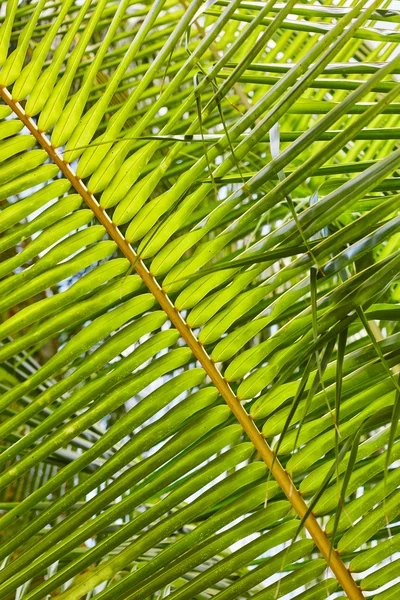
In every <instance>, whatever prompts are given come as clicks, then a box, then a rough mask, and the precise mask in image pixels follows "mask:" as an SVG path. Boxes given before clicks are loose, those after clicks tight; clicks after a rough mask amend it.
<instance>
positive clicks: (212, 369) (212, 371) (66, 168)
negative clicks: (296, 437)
mask: <svg viewBox="0 0 400 600" xmlns="http://www.w3.org/2000/svg"><path fill="white" fill-rule="evenodd" d="M0 96H1V98H2V99H3V100H4V102H5V103H6V104H7V105H8V106H9V107H10V108H11V109H12V110H13V112H14V113H15V115H16V116H17V117H18V118H19V119H20V120H21V121H22V122H23V124H24V125H25V127H26V128H27V129H28V130H29V131H30V133H31V134H32V135H33V136H34V137H35V139H36V140H37V142H38V143H39V144H40V146H41V147H42V148H43V149H44V150H45V151H46V152H47V153H48V155H49V157H50V158H51V159H52V160H53V162H54V163H55V164H56V165H57V166H58V167H59V169H60V171H61V172H62V173H63V174H64V176H65V177H66V178H67V179H68V181H69V182H70V183H71V185H72V186H73V187H74V188H75V190H76V191H77V193H79V194H80V195H81V197H82V199H83V200H84V201H85V202H86V204H87V205H88V207H89V208H90V209H91V210H92V212H93V213H94V215H95V216H96V218H97V219H98V221H99V222H100V223H101V224H102V225H103V227H104V229H105V230H106V231H107V233H108V234H109V236H110V237H111V238H112V239H113V240H114V241H115V243H116V244H117V245H118V247H119V249H120V250H121V252H122V253H123V254H124V256H125V257H126V258H127V259H128V260H129V262H130V263H131V264H132V266H133V267H134V269H135V271H136V272H137V274H138V275H139V276H140V277H141V279H142V280H143V282H144V283H145V285H146V286H147V288H148V289H149V291H150V292H151V293H152V294H153V295H154V297H155V298H156V300H157V302H158V303H159V305H160V306H161V308H162V309H163V310H164V311H165V313H166V314H167V315H168V318H169V319H170V321H171V323H172V324H173V325H174V326H175V328H176V329H177V330H178V331H179V333H180V335H181V336H182V339H183V340H184V341H185V342H186V344H187V345H188V346H189V348H190V349H191V351H192V352H193V354H194V356H195V357H196V359H197V360H198V361H199V363H200V364H201V365H202V367H203V369H204V370H205V372H206V373H207V375H208V376H209V377H210V379H211V381H212V382H213V384H214V385H215V387H216V388H217V390H218V392H219V393H220V394H221V396H222V398H223V399H224V400H225V402H226V404H227V405H228V406H229V408H230V409H231V411H232V413H233V414H234V415H235V417H236V419H237V420H238V422H239V423H240V425H241V426H242V428H243V430H244V432H245V433H246V434H247V435H248V437H249V438H250V440H251V441H252V443H253V445H254V447H255V449H256V450H257V452H258V454H259V456H260V457H261V458H262V460H263V461H264V463H265V464H266V465H267V467H268V468H269V469H270V471H271V473H272V475H273V477H274V478H275V480H276V482H277V483H278V485H279V486H280V488H281V490H282V491H283V492H284V494H285V496H286V497H287V499H288V500H289V502H290V504H291V505H292V507H293V509H294V510H295V511H296V513H297V514H298V516H299V517H300V519H302V518H303V517H304V516H305V515H306V513H307V504H306V502H305V501H304V499H303V497H302V496H301V494H300V492H299V491H298V490H297V488H296V487H295V486H294V484H293V482H292V479H291V477H290V476H289V474H288V473H287V472H286V471H285V469H284V468H283V466H282V465H281V463H280V462H279V460H278V459H277V457H276V456H275V454H274V452H273V451H272V449H271V448H270V446H269V445H268V443H267V441H266V440H265V439H264V437H263V436H262V434H261V432H260V431H259V429H258V427H257V426H256V424H255V423H254V421H253V420H252V418H251V417H250V415H249V414H248V413H247V411H246V409H245V408H244V407H243V406H242V404H241V403H240V401H239V399H238V397H237V396H236V395H235V394H234V392H233V390H232V389H231V387H230V386H229V384H228V382H227V381H226V380H225V379H224V377H223V375H222V374H221V372H220V371H219V369H218V367H217V366H216V364H215V363H214V362H213V361H212V359H211V358H210V356H209V355H208V353H207V351H206V350H205V348H204V347H203V346H202V344H201V343H200V342H199V341H198V339H197V337H196V336H195V334H194V333H193V331H192V330H191V328H190V327H189V326H188V324H187V323H186V322H185V320H184V319H183V317H182V315H181V314H180V312H179V311H178V310H177V309H176V307H175V306H174V304H173V303H172V301H171V300H170V298H169V296H168V295H167V294H166V293H165V291H164V290H163V289H162V287H161V286H160V284H159V283H158V281H157V280H156V279H155V277H154V276H153V275H152V274H151V272H150V271H149V270H148V268H147V266H146V265H145V263H144V262H143V261H142V260H141V259H140V258H139V257H138V255H137V254H136V252H135V251H134V249H133V248H132V246H131V245H130V244H129V243H128V242H127V240H126V239H125V237H124V236H123V235H122V233H121V232H120V230H119V229H118V227H117V226H116V225H115V224H114V223H113V222H112V220H111V218H110V217H109V216H108V214H107V213H106V211H105V210H104V209H103V208H102V207H101V206H100V205H99V203H98V201H97V200H96V198H95V197H94V196H93V194H91V193H90V192H89V190H88V189H87V187H86V185H85V184H84V183H83V181H82V180H81V179H79V178H78V177H77V175H76V174H75V172H74V171H73V169H72V168H71V166H70V165H69V164H68V163H66V162H64V160H63V159H62V158H61V156H60V154H59V153H58V152H57V150H56V149H55V148H54V147H53V146H52V145H51V142H50V141H49V139H48V137H47V136H46V134H45V133H43V132H41V131H40V130H39V128H38V127H37V125H36V123H35V122H34V121H33V120H32V119H31V118H30V117H28V116H27V115H26V113H25V110H24V109H23V107H22V106H21V105H20V104H19V103H18V102H15V101H14V100H13V98H12V96H11V94H10V92H9V90H8V89H7V88H5V87H0ZM305 527H306V528H307V530H308V532H309V533H310V535H311V537H312V538H313V540H314V542H315V544H316V546H317V547H318V548H319V550H320V552H321V554H322V555H323V556H324V558H325V560H326V561H327V562H328V564H329V567H330V568H331V570H332V571H333V573H334V574H335V576H336V578H337V580H338V581H339V583H340V585H341V586H342V588H343V590H344V591H345V593H346V594H347V597H348V598H349V599H350V600H362V599H363V598H364V596H363V594H362V592H361V590H360V588H359V587H358V586H357V584H356V583H355V581H354V579H353V578H352V576H351V574H350V572H349V570H348V569H347V568H346V566H345V564H344V563H343V561H342V559H341V558H340V556H339V554H338V552H337V551H336V550H333V549H332V548H331V543H330V541H329V539H328V537H327V535H326V534H325V532H324V531H323V529H322V528H321V526H320V524H319V523H318V521H317V520H316V518H315V517H314V515H313V514H309V515H308V517H307V518H306V520H305Z"/></svg>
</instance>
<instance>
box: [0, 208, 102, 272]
mask: <svg viewBox="0 0 400 600" xmlns="http://www.w3.org/2000/svg"><path fill="white" fill-rule="evenodd" d="M92 219H93V214H92V212H91V211H90V210H87V209H83V210H78V211H76V212H75V213H73V214H72V215H70V216H68V217H65V218H64V219H62V220H61V221H60V223H57V224H55V225H51V226H50V227H49V228H48V229H46V230H45V231H43V233H41V234H40V235H39V236H38V237H37V238H36V239H35V240H33V241H31V242H30V243H29V245H28V246H27V247H26V248H25V249H24V250H23V251H22V252H20V254H18V255H17V256H15V257H13V258H9V259H8V260H6V261H4V262H3V264H2V265H1V267H0V277H5V276H6V275H9V274H10V273H11V272H12V271H14V270H15V269H17V268H18V267H20V266H21V265H24V264H26V263H27V262H29V261H30V260H31V259H32V258H34V257H37V256H39V255H40V253H41V252H43V250H46V249H47V248H49V247H51V246H53V245H54V244H56V243H57V242H59V240H62V238H64V237H65V236H67V235H68V234H70V233H71V232H72V231H75V230H76V229H80V228H81V227H84V226H85V225H88V223H90V221H91V220H92ZM61 243H62V242H61ZM50 253H51V251H50ZM50 253H49V254H50ZM53 253H54V251H53ZM44 261H45V262H47V261H48V258H47V259H46V255H45V258H44ZM36 264H38V263H36ZM49 265H50V266H52V265H51V263H49Z"/></svg>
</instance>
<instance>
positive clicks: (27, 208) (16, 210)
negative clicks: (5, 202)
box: [0, 136, 71, 231]
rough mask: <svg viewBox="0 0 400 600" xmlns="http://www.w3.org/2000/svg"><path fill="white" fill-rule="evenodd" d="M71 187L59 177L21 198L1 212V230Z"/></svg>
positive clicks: (20, 138)
mask: <svg viewBox="0 0 400 600" xmlns="http://www.w3.org/2000/svg"><path fill="white" fill-rule="evenodd" d="M24 138H25V136H18V137H17V138H13V139H16V140H23V139H24ZM70 187H71V184H70V183H69V181H66V180H65V179H58V180H57V181H53V182H52V183H49V184H48V185H46V186H45V187H43V188H42V189H40V190H38V191H37V192H35V193H34V194H32V195H30V196H28V197H27V198H25V199H24V200H19V202H16V203H15V204H11V205H10V206H8V207H6V208H5V209H4V210H3V211H2V212H1V213H0V231H5V230H6V229H8V228H9V227H11V226H12V225H14V224H15V223H18V221H22V219H24V218H25V217H26V216H28V215H29V214H31V213H33V212H35V211H36V210H38V209H39V208H41V207H42V206H43V205H45V204H47V202H49V201H50V200H53V199H54V198H57V197H58V196H62V195H63V194H64V193H65V192H67V191H68V190H69V188H70Z"/></svg>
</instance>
